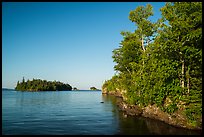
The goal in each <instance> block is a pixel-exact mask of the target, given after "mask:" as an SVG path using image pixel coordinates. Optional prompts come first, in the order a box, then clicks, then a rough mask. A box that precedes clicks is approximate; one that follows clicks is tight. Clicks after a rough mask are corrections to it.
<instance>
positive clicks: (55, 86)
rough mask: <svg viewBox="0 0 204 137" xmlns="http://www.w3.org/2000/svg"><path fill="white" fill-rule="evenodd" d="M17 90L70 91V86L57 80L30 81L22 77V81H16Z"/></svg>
mask: <svg viewBox="0 0 204 137" xmlns="http://www.w3.org/2000/svg"><path fill="white" fill-rule="evenodd" d="M15 90H17V91H70V90H72V87H71V86H70V85H69V84H64V83H62V82H59V81H47V80H41V79H33V80H32V81H30V80H27V81H25V79H24V78H23V80H22V82H19V81H18V82H17V85H16V87H15Z"/></svg>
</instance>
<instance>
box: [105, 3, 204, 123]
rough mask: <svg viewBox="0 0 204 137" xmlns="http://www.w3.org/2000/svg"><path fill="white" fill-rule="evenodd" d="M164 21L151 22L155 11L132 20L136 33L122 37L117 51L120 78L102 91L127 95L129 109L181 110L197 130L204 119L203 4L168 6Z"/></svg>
mask: <svg viewBox="0 0 204 137" xmlns="http://www.w3.org/2000/svg"><path fill="white" fill-rule="evenodd" d="M160 11H161V12H162V18H161V19H158V21H157V22H151V21H150V20H149V19H148V18H149V17H150V16H153V12H152V6H151V5H149V4H148V5H147V6H146V7H143V6H139V7H137V8H136V9H135V10H133V11H131V12H130V14H129V19H130V20H131V21H132V22H134V23H135V25H136V26H137V29H136V30H135V31H134V32H133V33H132V32H124V31H123V32H121V35H122V36H123V40H122V41H121V43H120V46H119V48H117V49H115V50H113V56H112V57H113V61H114V62H115V63H116V65H115V66H114V69H115V71H116V72H117V75H115V76H113V77H112V78H111V79H110V80H107V81H105V83H104V85H103V87H102V88H103V89H106V90H107V91H109V92H114V91H116V90H117V89H120V90H121V91H122V90H125V91H126V92H125V93H123V98H124V99H125V101H126V102H127V103H129V104H136V105H139V106H143V107H145V106H147V105H153V104H156V105H157V106H158V107H160V108H161V109H162V110H163V111H165V112H167V113H169V114H172V113H174V112H175V111H177V110H183V111H184V112H185V114H186V116H187V117H188V119H189V121H190V122H191V123H193V125H199V124H200V123H201V122H200V119H202V3H201V2H173V3H171V2H168V3H166V5H165V6H164V7H162V8H161V9H160Z"/></svg>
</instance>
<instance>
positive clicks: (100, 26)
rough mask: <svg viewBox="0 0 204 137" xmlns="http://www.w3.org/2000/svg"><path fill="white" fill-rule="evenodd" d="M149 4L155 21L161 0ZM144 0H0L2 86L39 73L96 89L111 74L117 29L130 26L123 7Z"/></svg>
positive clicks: (118, 38) (41, 76)
mask: <svg viewBox="0 0 204 137" xmlns="http://www.w3.org/2000/svg"><path fill="white" fill-rule="evenodd" d="M148 3H149V4H151V5H152V6H153V11H154V16H153V17H151V18H150V19H151V20H152V21H153V22H155V21H156V20H157V19H158V18H160V17H161V12H160V11H159V9H160V8H161V7H163V6H164V5H165V3H164V2H148ZM146 4H147V2H66V3H62V2H59V3H58V2H54V3H52V2H40V3H38V2H16V3H15V2H3V4H2V87H4V88H15V86H16V83H17V81H18V80H19V81H21V80H22V78H23V77H25V80H27V79H30V80H31V79H33V78H39V79H45V80H49V81H53V80H57V81H61V82H64V83H68V84H70V85H71V86H72V87H77V88H78V89H89V88H90V87H91V86H95V87H97V88H99V89H101V86H102V84H103V82H104V81H105V80H108V79H110V78H111V77H112V76H113V75H114V74H115V71H114V68H113V67H114V65H115V63H114V62H113V59H112V51H113V50H114V49H115V48H118V47H119V43H120V41H121V40H122V36H121V35H120V32H121V31H131V32H133V31H134V30H135V29H136V26H135V24H134V23H132V22H131V21H130V20H129V19H128V16H129V12H130V11H131V10H134V9H135V8H136V7H137V6H142V5H143V6H146Z"/></svg>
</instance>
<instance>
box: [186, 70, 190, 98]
mask: <svg viewBox="0 0 204 137" xmlns="http://www.w3.org/2000/svg"><path fill="white" fill-rule="evenodd" d="M186 78H187V89H188V92H187V94H188V95H189V94H190V74H189V67H188V70H187V73H186Z"/></svg>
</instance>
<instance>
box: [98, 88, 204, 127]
mask: <svg viewBox="0 0 204 137" xmlns="http://www.w3.org/2000/svg"><path fill="white" fill-rule="evenodd" d="M102 94H108V95H113V96H116V97H119V98H121V99H120V100H119V101H117V103H116V104H117V106H118V107H119V109H120V110H121V111H123V112H125V114H127V115H132V116H143V117H148V118H151V119H156V120H160V121H163V122H165V123H167V124H169V125H172V126H175V127H182V128H186V129H191V130H202V125H201V126H200V127H194V126H192V125H191V124H190V123H188V121H187V117H186V116H185V115H184V113H183V111H182V110H178V111H176V112H175V113H173V114H171V115H170V114H168V113H166V112H163V111H162V110H161V109H160V108H159V107H157V106H156V105H155V104H154V105H148V106H146V107H143V108H141V107H139V106H138V105H129V104H127V103H125V101H123V97H122V94H121V93H120V92H118V91H116V92H105V91H104V90H102ZM201 123H202V119H201Z"/></svg>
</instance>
